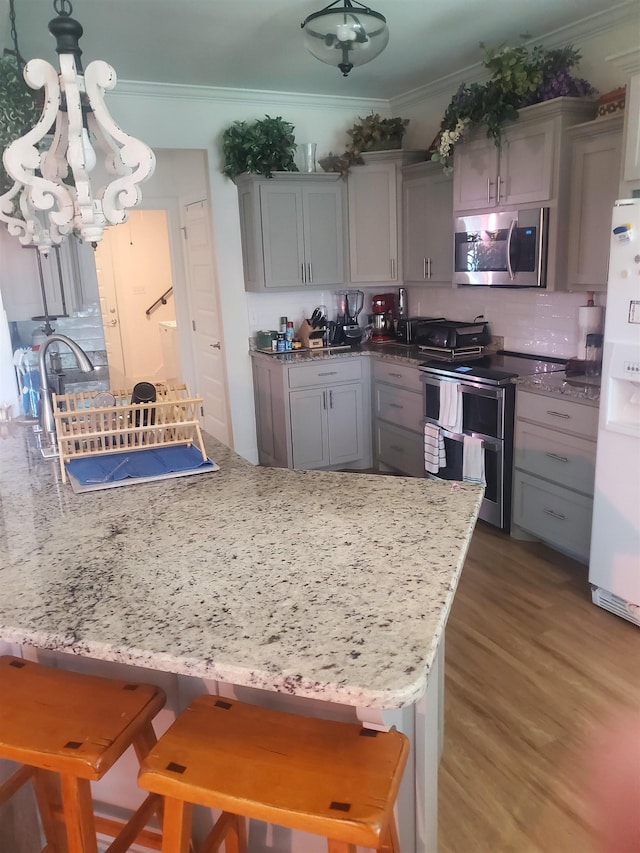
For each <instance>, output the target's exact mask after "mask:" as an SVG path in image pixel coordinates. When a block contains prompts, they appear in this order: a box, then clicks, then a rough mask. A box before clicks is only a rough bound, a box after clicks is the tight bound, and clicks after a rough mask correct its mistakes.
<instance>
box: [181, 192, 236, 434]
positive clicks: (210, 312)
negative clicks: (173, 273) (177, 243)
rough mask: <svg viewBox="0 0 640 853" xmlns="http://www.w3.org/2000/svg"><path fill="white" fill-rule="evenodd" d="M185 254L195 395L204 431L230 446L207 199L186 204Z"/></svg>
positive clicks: (223, 363)
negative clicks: (200, 408) (201, 408)
mask: <svg viewBox="0 0 640 853" xmlns="http://www.w3.org/2000/svg"><path fill="white" fill-rule="evenodd" d="M182 214H183V225H184V229H185V231H184V234H185V240H184V255H185V264H186V267H187V289H188V291H189V304H190V309H191V329H192V341H193V352H194V360H195V376H196V383H197V387H196V388H195V391H196V393H197V394H198V395H199V396H201V397H202V398H203V401H204V402H203V426H204V429H205V430H206V431H207V432H208V433H210V434H211V435H213V436H215V438H217V439H219V440H220V441H222V442H223V443H224V444H226V445H229V446H230V445H231V424H230V417H229V396H228V389H227V371H226V364H225V357H224V348H223V341H222V319H221V314H220V300H219V296H218V286H217V281H216V273H215V269H214V264H213V241H212V235H211V224H210V221H209V204H208V202H207V200H206V199H203V200H200V201H195V202H192V203H190V204H185V205H184V207H183V210H182Z"/></svg>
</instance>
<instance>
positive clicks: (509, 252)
mask: <svg viewBox="0 0 640 853" xmlns="http://www.w3.org/2000/svg"><path fill="white" fill-rule="evenodd" d="M517 221H518V220H517V219H512V220H511V225H509V233H508V234H507V270H508V271H509V278H510V279H511V281H513V280H514V278H515V274H514V272H513V267H512V266H511V241H512V239H513V230H514V228H515V227H516V222H517Z"/></svg>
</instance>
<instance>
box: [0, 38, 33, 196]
mask: <svg viewBox="0 0 640 853" xmlns="http://www.w3.org/2000/svg"><path fill="white" fill-rule="evenodd" d="M39 112H40V111H39V110H38V107H37V105H36V101H35V98H34V93H33V90H32V89H30V88H29V87H28V86H27V84H26V83H25V81H24V77H23V76H22V68H21V67H20V66H19V64H18V61H17V59H16V57H15V56H14V55H13V54H12V53H9V52H5V53H4V55H3V56H0V155H1V154H2V153H3V152H4V150H5V148H7V146H8V145H10V143H12V142H13V141H14V140H16V139H18V138H19V137H21V136H23V135H24V134H25V133H26V132H27V130H29V128H31V127H33V125H34V124H35V123H36V121H37V120H38V116H39ZM12 186H13V180H12V179H11V178H10V177H9V176H8V175H7V173H6V171H5V169H4V166H3V165H2V157H1V156H0V195H2V194H3V193H5V192H6V191H7V190H9V189H10V188H11V187H12Z"/></svg>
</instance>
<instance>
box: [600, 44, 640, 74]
mask: <svg viewBox="0 0 640 853" xmlns="http://www.w3.org/2000/svg"><path fill="white" fill-rule="evenodd" d="M605 59H606V61H607V62H610V63H611V64H612V65H615V66H616V68H620V69H621V70H622V71H625V72H626V73H627V74H635V73H636V72H637V71H640V47H633V48H631V49H630V50H623V51H622V53H612V54H611V56H606V57H605Z"/></svg>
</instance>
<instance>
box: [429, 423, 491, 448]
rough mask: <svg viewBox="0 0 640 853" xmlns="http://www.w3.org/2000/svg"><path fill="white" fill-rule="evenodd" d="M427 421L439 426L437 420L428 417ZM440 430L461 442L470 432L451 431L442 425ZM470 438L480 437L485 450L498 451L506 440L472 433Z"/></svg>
mask: <svg viewBox="0 0 640 853" xmlns="http://www.w3.org/2000/svg"><path fill="white" fill-rule="evenodd" d="M427 422H428V423H431V424H434V425H435V426H438V422H437V421H433V420H429V419H427ZM440 431H441V433H442V436H443V438H448V439H450V440H451V441H457V442H458V443H459V444H461V443H463V442H464V437H465V434H466V435H468V433H460V432H451V431H450V430H448V429H444V428H443V427H440ZM470 438H479V439H480V440H481V441H482V447H483V449H484V450H492V451H496V450H499V449H500V448H501V447H502V445H503V444H504V442H503V441H502V440H501V439H499V438H487V437H486V436H484V435H471V436H470Z"/></svg>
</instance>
